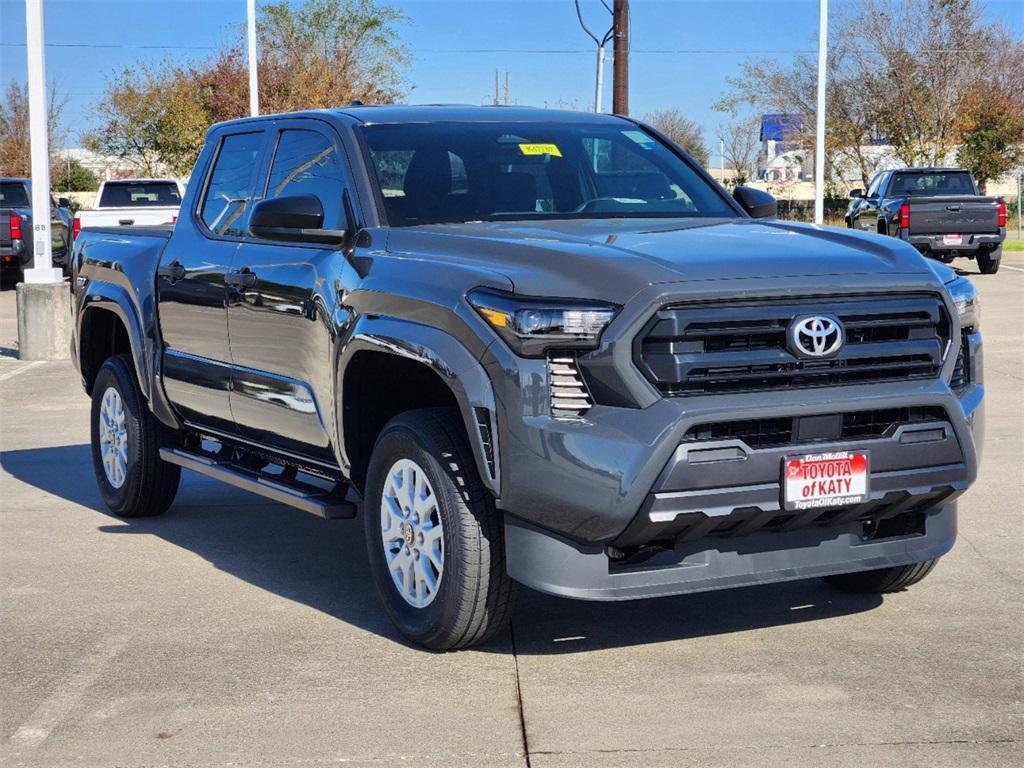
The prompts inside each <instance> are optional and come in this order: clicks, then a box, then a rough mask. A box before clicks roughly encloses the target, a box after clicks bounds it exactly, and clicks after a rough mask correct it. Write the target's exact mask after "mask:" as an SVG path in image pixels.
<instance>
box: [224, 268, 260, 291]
mask: <svg viewBox="0 0 1024 768" xmlns="http://www.w3.org/2000/svg"><path fill="white" fill-rule="evenodd" d="M224 282H225V283H226V284H227V285H233V286H235V287H237V288H242V289H245V288H252V287H253V286H254V285H256V273H255V272H253V271H252V270H251V269H250V268H249V267H242V268H241V269H240V270H238V271H237V272H228V273H227V274H226V275H225V276H224Z"/></svg>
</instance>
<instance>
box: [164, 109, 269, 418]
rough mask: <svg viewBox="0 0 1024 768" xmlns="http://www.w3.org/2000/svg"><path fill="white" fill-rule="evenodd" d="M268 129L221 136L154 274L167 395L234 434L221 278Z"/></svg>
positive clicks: (242, 224) (243, 221)
mask: <svg viewBox="0 0 1024 768" xmlns="http://www.w3.org/2000/svg"><path fill="white" fill-rule="evenodd" d="M265 139H266V131H264V130H251V129H250V130H248V131H245V132H238V133H224V134H221V135H220V137H219V139H218V144H217V148H216V151H215V155H214V157H213V160H212V162H211V163H209V164H208V165H207V169H206V171H207V172H206V174H205V176H204V177H201V180H200V179H197V181H196V183H202V185H203V187H202V190H201V191H200V193H199V195H198V196H197V203H196V205H195V206H194V207H193V210H191V211H188V212H187V215H188V217H189V221H190V223H189V224H188V225H187V226H178V227H177V228H176V229H175V231H174V237H173V238H172V239H171V241H170V244H169V245H168V247H167V249H166V250H165V251H164V255H163V257H162V259H161V263H160V267H159V270H158V272H157V296H158V301H159V307H160V308H159V317H160V330H161V333H162V335H163V340H164V344H165V351H164V358H163V378H164V387H165V389H166V391H167V397H168V398H169V399H170V401H171V402H172V403H173V404H174V405H175V407H176V408H177V409H178V411H179V413H180V414H181V416H182V417H183V418H184V419H185V420H186V421H188V422H191V423H193V424H195V425H198V426H205V427H210V428H213V429H219V430H223V431H233V430H234V421H233V419H232V418H231V410H230V404H229V391H230V388H231V353H230V350H229V347H228V323H227V308H226V307H225V288H224V276H225V274H226V273H227V271H228V268H229V267H230V265H231V260H232V258H233V257H234V255H235V251H236V250H237V249H238V246H239V243H241V242H242V235H243V234H244V232H245V229H246V226H247V222H248V216H249V210H250V208H251V205H252V199H253V192H254V188H255V186H254V185H255V182H256V176H257V174H256V168H257V166H258V165H259V162H260V159H261V156H262V153H263V151H264V142H265Z"/></svg>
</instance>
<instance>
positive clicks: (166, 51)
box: [0, 0, 1024, 162]
mask: <svg viewBox="0 0 1024 768" xmlns="http://www.w3.org/2000/svg"><path fill="white" fill-rule="evenodd" d="M841 2H842V0H832V5H833V7H836V6H838V5H839V4H840V3H841ZM44 4H45V28H46V40H47V52H46V53H47V60H46V67H47V78H48V79H49V80H52V81H55V82H56V83H57V84H58V86H59V88H60V89H61V90H62V91H63V92H64V93H65V95H66V96H67V98H68V104H67V107H66V111H65V124H66V125H67V126H68V128H69V129H70V139H69V144H71V145H72V146H74V145H76V144H77V143H78V142H77V137H78V134H79V133H80V132H81V131H82V130H84V129H87V128H89V127H91V126H92V125H93V118H92V115H91V112H92V108H93V105H94V103H95V102H96V101H97V100H98V99H99V98H100V95H101V94H102V92H103V84H104V82H105V81H106V80H107V78H108V77H109V76H110V74H111V73H112V72H114V71H116V70H117V69H119V68H121V67H124V66H127V65H130V64H133V63H135V62H137V61H139V60H147V61H159V60H161V59H163V58H176V57H181V56H189V57H202V56H205V55H210V54H212V53H213V52H214V51H215V50H216V49H217V48H219V47H220V46H223V45H226V44H230V43H234V42H236V41H237V40H238V39H239V36H240V35H243V34H244V29H243V28H242V27H241V26H240V25H241V24H242V23H243V22H244V20H245V0H205V1H202V2H200V1H196V0H44ZM388 4H390V5H393V6H395V7H397V8H399V9H400V10H401V11H402V12H404V13H405V14H406V16H407V17H408V21H407V22H406V23H405V24H403V25H402V26H401V27H400V34H401V37H402V40H403V42H404V43H405V44H406V46H407V48H408V50H409V52H410V54H411V64H410V67H409V68H408V70H407V73H406V74H407V81H408V83H409V84H410V85H411V86H413V89H412V90H411V92H410V94H409V98H408V101H410V102H411V103H417V102H459V103H472V104H476V103H484V102H486V101H488V100H489V99H491V98H492V97H493V93H494V70H495V69H500V70H501V72H502V77H504V72H505V70H508V72H509V73H510V78H511V95H512V100H513V101H515V102H517V103H520V104H531V105H535V106H545V105H547V106H564V107H576V108H579V109H587V108H588V107H589V105H591V104H592V101H593V87H594V86H593V83H594V53H593V43H592V42H591V41H590V39H589V38H588V37H586V36H585V34H584V33H583V31H582V30H581V29H580V27H579V24H578V22H577V20H576V13H575V10H574V7H573V2H572V0H515V1H514V2H513V1H512V0H391V2H390V3H388ZM581 5H582V6H583V8H584V9H585V11H586V15H587V17H588V18H589V19H591V20H593V26H594V27H597V26H600V25H601V24H602V23H603V24H605V25H607V23H608V14H607V12H606V11H604V9H603V8H602V6H601V4H600V0H581ZM817 14H818V2H817V0H768V1H762V2H755V1H753V0H633V2H632V54H631V73H630V84H631V95H630V102H631V103H630V107H631V112H632V113H633V114H635V115H642V114H644V113H646V112H649V111H651V110H654V109H666V108H673V107H678V108H680V109H681V110H683V111H684V112H685V113H686V114H687V115H689V116H690V117H692V118H694V119H695V120H697V121H699V122H700V123H701V124H702V125H704V127H705V131H706V134H707V136H708V138H709V142H708V143H709V144H713V143H717V142H713V141H712V140H711V139H713V137H714V136H715V128H716V126H717V125H718V124H719V123H720V122H721V121H722V116H721V115H720V114H718V113H717V112H715V111H714V110H713V109H712V108H711V105H712V104H713V103H714V101H715V100H716V99H717V98H718V97H719V95H720V94H721V93H722V92H723V90H724V88H725V79H726V77H728V76H729V75H731V74H734V73H736V72H737V70H738V67H739V64H740V62H742V61H743V59H744V58H746V57H747V56H759V57H760V56H763V57H769V58H779V59H783V60H785V59H789V58H791V57H792V56H793V55H794V54H795V52H798V51H801V50H804V51H813V50H814V49H815V46H816V44H817V42H816V41H817V25H818V15H817ZM985 16H986V18H987V19H989V20H1000V21H1002V22H1003V23H1005V24H1007V25H1008V26H1010V27H1012V28H1015V29H1017V30H1020V31H1024V0H988V2H987V3H986V4H985ZM24 42H25V17H24V2H23V0H0V81H2V82H3V83H4V84H5V83H6V82H7V81H9V80H10V79H12V78H13V79H16V80H19V81H24V79H25V71H26V70H25V48H24ZM610 86H611V72H610V68H609V70H608V77H607V81H606V91H605V104H606V108H607V107H608V106H610V103H611V87H610ZM712 162H717V157H715V156H714V155H713V157H712Z"/></svg>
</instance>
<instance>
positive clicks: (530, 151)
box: [519, 144, 562, 157]
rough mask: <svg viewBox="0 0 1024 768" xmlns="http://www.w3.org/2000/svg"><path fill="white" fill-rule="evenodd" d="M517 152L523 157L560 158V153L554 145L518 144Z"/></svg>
mask: <svg viewBox="0 0 1024 768" xmlns="http://www.w3.org/2000/svg"><path fill="white" fill-rule="evenodd" d="M519 151H520V152H522V153H523V154H524V155H551V156H552V157H561V156H562V153H561V152H560V151H559V150H558V146H557V145H556V144H520V145H519Z"/></svg>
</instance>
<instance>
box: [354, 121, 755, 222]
mask: <svg viewBox="0 0 1024 768" xmlns="http://www.w3.org/2000/svg"><path fill="white" fill-rule="evenodd" d="M362 132H363V136H364V138H365V140H366V143H367V146H368V147H369V150H370V157H371V159H372V161H373V166H374V170H375V172H376V179H377V183H378V185H379V186H380V191H381V194H382V195H383V197H384V206H385V208H386V210H387V215H388V221H389V223H391V224H392V225H398V226H402V225H412V224H433V223H439V222H463V221H505V220H511V219H551V218H555V219H566V218H588V219H589V218H627V217H628V218H649V217H729V218H734V217H735V216H736V215H737V214H736V211H735V210H734V209H733V208H732V207H731V206H730V205H729V204H728V203H727V202H726V200H725V199H724V197H723V195H722V193H720V192H718V191H717V190H716V189H715V188H714V187H713V186H712V185H711V184H709V183H708V182H706V181H705V180H704V179H703V178H701V176H700V175H699V174H698V173H697V171H696V170H694V169H693V168H692V167H690V165H688V164H687V163H686V162H685V161H684V160H682V159H681V158H680V157H679V156H677V155H676V154H675V153H674V152H673V151H672V150H670V149H669V148H668V147H666V146H665V145H664V144H662V143H661V142H660V141H658V140H657V139H655V138H654V137H653V136H651V135H650V134H648V133H646V132H644V131H642V130H640V129H639V128H637V127H635V126H632V125H627V124H623V126H622V127H618V126H610V125H594V124H586V123H580V124H572V123H567V124H560V123H518V122H517V123H504V124H503V123H483V122H481V123H408V124H394V125H370V126H364V127H363V128H362Z"/></svg>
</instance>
